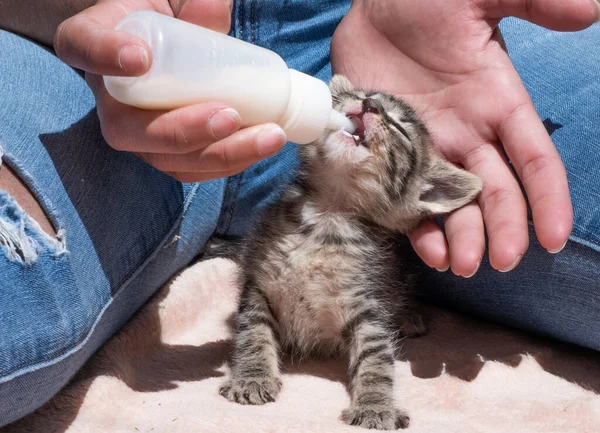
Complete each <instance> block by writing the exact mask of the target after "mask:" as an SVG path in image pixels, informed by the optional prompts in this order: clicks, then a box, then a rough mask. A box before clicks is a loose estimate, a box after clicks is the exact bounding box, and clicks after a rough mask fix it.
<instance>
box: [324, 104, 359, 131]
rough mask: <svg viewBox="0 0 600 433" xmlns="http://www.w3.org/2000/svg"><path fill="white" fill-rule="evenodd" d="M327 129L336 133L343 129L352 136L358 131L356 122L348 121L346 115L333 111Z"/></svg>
mask: <svg viewBox="0 0 600 433" xmlns="http://www.w3.org/2000/svg"><path fill="white" fill-rule="evenodd" d="M327 129H331V130H334V131H337V130H340V129H342V130H344V131H347V132H349V133H350V134H352V133H353V132H354V131H355V130H356V125H355V124H354V122H352V120H350V119H348V118H347V117H346V115H344V114H342V113H340V112H339V111H335V110H331V115H330V116H329V122H328V123H327Z"/></svg>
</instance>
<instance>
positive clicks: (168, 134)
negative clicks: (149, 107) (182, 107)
mask: <svg viewBox="0 0 600 433" xmlns="http://www.w3.org/2000/svg"><path fill="white" fill-rule="evenodd" d="M160 128H161V132H160V141H161V142H162V143H164V144H166V145H167V146H169V148H170V149H169V150H170V151H172V152H175V153H187V152H188V151H189V149H188V148H189V145H190V144H189V140H188V139H187V137H186V134H185V131H184V129H183V127H182V126H181V119H180V114H179V111H177V110H176V111H173V112H170V113H169V114H168V115H167V116H165V118H164V122H161V126H160Z"/></svg>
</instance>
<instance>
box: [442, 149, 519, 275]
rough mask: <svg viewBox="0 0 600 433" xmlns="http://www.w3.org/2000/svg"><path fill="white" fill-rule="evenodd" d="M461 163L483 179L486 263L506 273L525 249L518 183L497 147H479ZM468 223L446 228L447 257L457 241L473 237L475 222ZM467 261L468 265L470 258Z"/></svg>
mask: <svg viewBox="0 0 600 433" xmlns="http://www.w3.org/2000/svg"><path fill="white" fill-rule="evenodd" d="M462 162H463V165H464V167H465V168H466V169H467V170H469V171H470V172H471V173H474V174H476V175H478V176H479V177H481V178H482V179H484V186H483V191H482V192H481V194H480V195H479V199H478V201H479V205H480V207H481V210H482V213H483V219H484V221H485V226H486V229H487V233H488V237H489V256H490V264H491V265H492V267H493V268H495V269H497V270H499V271H503V272H507V271H510V270H512V269H514V268H515V267H516V266H517V265H518V264H519V262H520V260H521V258H522V257H523V254H525V251H526V250H527V247H528V246H529V236H528V227H527V207H526V204H525V200H524V198H523V195H522V193H521V190H520V188H519V184H518V183H517V181H516V179H515V177H514V176H513V174H512V172H511V171H510V169H509V167H508V165H507V163H506V161H505V160H504V157H503V156H502V154H501V152H500V150H499V149H498V147H497V146H493V145H491V144H483V145H481V146H480V147H478V148H476V149H475V150H473V151H471V152H470V153H469V154H467V155H466V157H465V158H464V161H462ZM467 212H472V211H467ZM457 214H458V213H457ZM463 215H465V214H463ZM470 223H471V222H470V221H466V220H464V221H462V222H459V221H457V222H456V223H455V224H452V225H451V227H450V228H447V229H446V233H447V235H448V237H449V239H452V241H451V242H450V251H451V254H452V251H454V249H453V246H452V245H453V244H456V245H457V246H458V247H461V248H462V247H463V245H464V244H461V243H459V242H460V240H461V239H462V238H465V237H469V236H473V233H474V230H475V229H476V227H477V226H478V224H479V223H478V222H477V221H475V222H474V225H472V226H471V227H468V226H467V225H468V224H470ZM459 231H461V232H462V233H461V234H460V235H459V234H458V232H459ZM469 232H470V234H469ZM477 242H479V241H477ZM478 245H479V244H478ZM462 254H463V253H462V252H461V255H462ZM468 260H469V261H470V262H472V261H473V260H474V257H470V258H469V259H468ZM457 266H458V263H457Z"/></svg>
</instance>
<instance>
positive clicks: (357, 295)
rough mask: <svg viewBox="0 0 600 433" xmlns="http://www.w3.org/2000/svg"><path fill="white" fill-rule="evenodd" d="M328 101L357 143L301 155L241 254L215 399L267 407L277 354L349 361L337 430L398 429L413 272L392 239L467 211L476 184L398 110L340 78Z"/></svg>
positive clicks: (391, 101) (348, 139) (317, 146)
mask: <svg viewBox="0 0 600 433" xmlns="http://www.w3.org/2000/svg"><path fill="white" fill-rule="evenodd" d="M331 90H332V94H333V97H334V108H335V109H337V110H338V111H341V112H344V113H346V115H347V116H349V117H350V118H351V119H352V120H353V121H354V122H355V123H356V125H357V129H356V132H355V135H351V134H349V133H347V132H344V131H333V132H332V131H328V132H326V133H325V134H324V135H323V137H322V138H321V139H319V140H317V141H315V142H314V143H312V144H309V145H305V146H300V147H299V155H300V171H299V174H298V176H297V179H296V181H295V182H294V183H293V184H291V185H290V186H289V187H288V188H287V189H286V191H285V192H284V193H283V195H282V197H281V198H280V199H279V201H278V202H277V203H275V204H274V205H273V206H272V207H271V208H270V209H269V210H268V211H266V212H265V214H264V215H263V216H262V219H261V222H260V223H259V224H258V225H257V226H256V227H255V229H254V231H253V233H252V234H251V235H250V236H249V238H248V240H247V242H245V251H244V252H243V254H242V255H243V259H242V260H241V267H242V270H241V275H240V277H241V280H240V281H241V283H243V290H242V294H241V299H240V305H239V311H238V316H237V324H236V331H235V348H234V355H233V360H232V366H231V378H230V379H229V380H228V381H227V383H225V384H224V385H223V386H222V387H221V389H220V393H221V395H223V396H224V397H226V398H227V399H229V400H231V401H235V402H237V403H241V404H264V403H266V402H272V401H275V397H276V396H277V394H278V392H279V390H280V388H281V385H282V383H281V380H280V371H279V356H280V349H284V350H288V351H293V352H295V353H296V354H301V355H308V354H328V355H329V354H335V353H345V354H347V355H348V356H349V360H350V365H349V370H348V374H349V384H350V392H351V398H352V403H351V406H350V408H348V409H345V410H344V411H343V412H342V414H341V419H342V420H343V421H345V422H346V423H348V424H351V425H358V426H362V427H366V428H376V429H381V430H391V429H397V428H405V427H407V426H408V422H409V418H408V416H407V415H406V414H405V413H404V412H403V411H401V410H400V409H398V408H396V407H395V404H394V398H393V389H394V388H393V378H394V373H393V370H394V340H395V337H397V336H398V324H399V323H405V324H406V323H408V324H410V323H411V321H410V320H409V319H408V317H409V316H407V315H406V312H405V307H406V302H405V299H406V293H407V291H408V290H409V289H410V287H411V285H412V279H413V278H412V277H413V275H412V274H413V271H412V266H411V265H409V264H408V262H407V259H406V257H407V254H408V253H409V252H410V249H409V248H410V246H409V244H408V243H407V241H406V238H405V237H404V236H402V235H400V233H406V232H408V231H409V230H411V229H413V228H414V227H415V226H416V225H417V224H418V223H419V222H420V221H422V220H423V219H424V218H428V217H431V216H435V215H441V214H445V213H448V212H451V211H452V210H454V209H457V208H459V207H461V206H463V205H465V204H467V203H469V202H470V201H471V200H473V199H474V198H475V197H476V196H477V194H478V193H479V191H480V190H481V182H480V180H479V179H478V178H477V177H476V176H474V175H472V174H470V173H467V172H466V171H464V170H460V169H458V168H456V167H454V166H453V165H452V164H450V163H448V162H446V161H444V160H442V159H441V158H440V157H438V156H437V155H436V154H435V153H434V152H433V151H432V150H431V148H430V145H431V143H430V141H431V140H430V137H429V134H428V132H427V130H426V128H425V126H424V125H423V123H421V122H420V121H419V119H418V118H417V116H416V114H415V112H414V111H413V110H412V109H411V108H410V107H409V106H407V105H406V104H405V103H404V102H402V101H400V100H398V99H396V98H394V97H392V96H390V95H387V94H383V93H364V92H362V91H360V90H355V89H354V88H353V87H352V85H351V84H350V82H349V81H348V80H347V79H346V78H344V77H342V76H335V77H334V78H333V79H332V82H331ZM403 318H404V319H403ZM412 324H413V325H416V326H417V328H419V322H418V321H417V322H412ZM411 327H412V328H414V326H411ZM400 331H402V330H401V329H400ZM415 331H417V332H418V329H416V330H415V329H405V330H404V332H403V333H404V334H410V333H413V332H415Z"/></svg>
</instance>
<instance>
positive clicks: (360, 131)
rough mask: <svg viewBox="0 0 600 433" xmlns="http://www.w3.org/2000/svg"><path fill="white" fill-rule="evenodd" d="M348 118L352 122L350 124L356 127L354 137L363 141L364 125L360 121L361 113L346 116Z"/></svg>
mask: <svg viewBox="0 0 600 433" xmlns="http://www.w3.org/2000/svg"><path fill="white" fill-rule="evenodd" d="M348 118H349V119H350V120H352V123H354V125H355V126H356V130H355V131H354V135H357V136H358V138H359V139H361V140H364V139H365V124H364V122H363V120H362V113H361V115H357V114H350V115H348Z"/></svg>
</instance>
